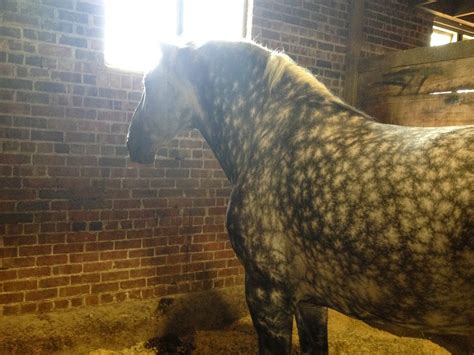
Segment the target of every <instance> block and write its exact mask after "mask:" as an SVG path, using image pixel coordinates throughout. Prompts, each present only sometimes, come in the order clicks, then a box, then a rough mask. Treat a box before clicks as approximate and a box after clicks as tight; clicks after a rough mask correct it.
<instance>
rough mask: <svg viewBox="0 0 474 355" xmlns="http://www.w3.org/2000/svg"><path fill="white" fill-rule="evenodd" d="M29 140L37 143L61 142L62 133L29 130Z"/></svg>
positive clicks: (62, 138)
mask: <svg viewBox="0 0 474 355" xmlns="http://www.w3.org/2000/svg"><path fill="white" fill-rule="evenodd" d="M31 139H32V140H37V141H52V142H62V141H63V140H64V133H63V132H59V131H37V130H31Z"/></svg>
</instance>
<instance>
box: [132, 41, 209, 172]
mask: <svg viewBox="0 0 474 355" xmlns="http://www.w3.org/2000/svg"><path fill="white" fill-rule="evenodd" d="M196 52H197V50H196V49H194V48H192V47H183V48H178V47H175V46H171V45H163V46H162V54H163V56H162V59H161V62H160V64H159V65H158V66H157V67H156V68H155V69H153V70H152V71H151V72H150V73H148V74H147V75H146V76H145V80H144V84H145V87H144V90H143V95H142V99H141V101H140V103H139V104H138V107H137V109H136V110H135V113H134V115H133V117H132V121H131V123H130V127H129V129H128V137H127V148H128V152H129V153H130V159H131V160H132V161H134V162H138V163H144V164H149V163H152V162H153V161H154V159H155V152H156V150H157V148H159V147H160V146H163V145H165V144H166V143H167V142H168V141H170V140H171V139H172V138H173V137H174V136H176V134H177V133H178V132H180V131H181V130H184V129H187V128H191V127H192V126H193V124H192V122H193V119H194V118H195V117H196V116H200V115H202V109H201V106H200V104H199V102H198V99H197V95H196V91H195V87H194V86H193V85H192V83H191V80H190V78H191V77H192V76H193V77H194V76H197V75H195V74H197V73H195V70H196V68H197V66H196V65H195V64H196V62H197V59H196V58H197V55H196Z"/></svg>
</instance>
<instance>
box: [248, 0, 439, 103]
mask: <svg viewBox="0 0 474 355" xmlns="http://www.w3.org/2000/svg"><path fill="white" fill-rule="evenodd" d="M411 3H413V2H411ZM254 6H255V7H254V13H253V16H254V17H253V36H254V37H255V39H256V40H257V41H259V42H261V43H263V44H265V45H268V46H269V47H270V48H278V49H280V50H284V51H285V53H287V54H288V55H290V56H291V57H292V58H293V59H294V60H296V61H297V62H298V63H299V64H301V65H303V66H305V67H307V68H309V69H310V70H311V71H312V72H313V73H314V74H316V75H317V76H318V78H319V79H320V80H321V81H322V82H324V83H325V84H326V85H327V86H328V87H329V88H330V89H331V90H332V91H333V92H334V93H335V94H336V95H342V90H343V87H344V85H343V83H344V72H345V64H346V62H347V60H348V58H346V52H347V40H348V28H349V24H348V23H349V17H350V11H351V0H311V1H310V0H254ZM364 7H365V11H364V13H365V18H364V31H363V32H364V43H363V45H362V55H365V56H366V55H373V54H383V53H386V52H387V51H390V50H400V49H408V48H414V47H420V46H426V45H428V44H429V35H430V34H431V28H432V25H433V19H432V16H431V15H429V14H427V13H424V12H422V11H420V10H417V9H415V8H414V7H413V5H411V4H410V1H409V0H389V1H386V0H365V5H364Z"/></svg>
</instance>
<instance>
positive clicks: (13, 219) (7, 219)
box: [0, 213, 33, 224]
mask: <svg viewBox="0 0 474 355" xmlns="http://www.w3.org/2000/svg"><path fill="white" fill-rule="evenodd" d="M31 222H33V214H32V213H0V224H16V223H31Z"/></svg>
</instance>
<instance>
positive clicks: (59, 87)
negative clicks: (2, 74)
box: [0, 81, 66, 93]
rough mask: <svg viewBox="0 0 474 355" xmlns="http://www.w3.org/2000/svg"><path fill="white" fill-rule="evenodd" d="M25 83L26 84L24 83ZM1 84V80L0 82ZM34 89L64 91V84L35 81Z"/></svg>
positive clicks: (54, 91)
mask: <svg viewBox="0 0 474 355" xmlns="http://www.w3.org/2000/svg"><path fill="white" fill-rule="evenodd" d="M25 85H26V84H25ZM0 86H1V82H0ZM35 90H36V91H47V92H53V93H65V92H66V86H65V85H64V84H61V83H53V82H48V81H37V82H36V83H35Z"/></svg>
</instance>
